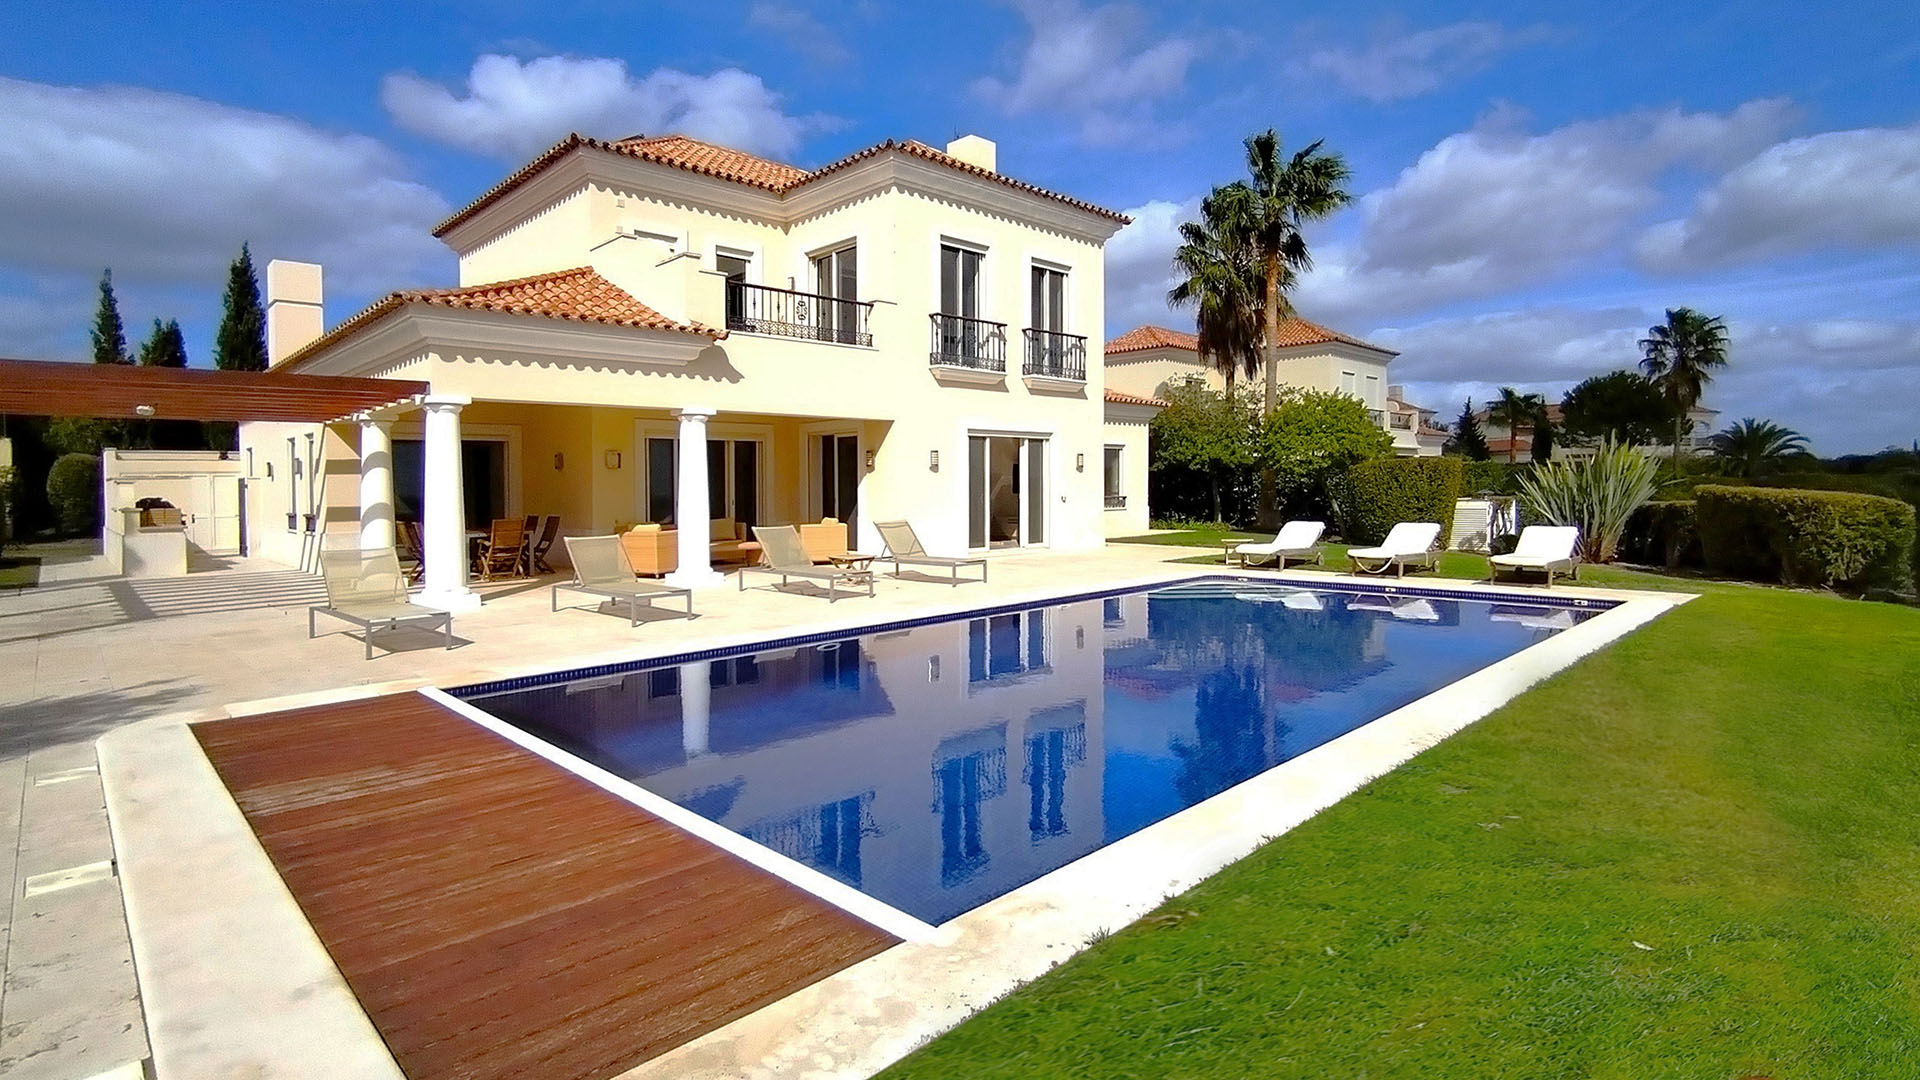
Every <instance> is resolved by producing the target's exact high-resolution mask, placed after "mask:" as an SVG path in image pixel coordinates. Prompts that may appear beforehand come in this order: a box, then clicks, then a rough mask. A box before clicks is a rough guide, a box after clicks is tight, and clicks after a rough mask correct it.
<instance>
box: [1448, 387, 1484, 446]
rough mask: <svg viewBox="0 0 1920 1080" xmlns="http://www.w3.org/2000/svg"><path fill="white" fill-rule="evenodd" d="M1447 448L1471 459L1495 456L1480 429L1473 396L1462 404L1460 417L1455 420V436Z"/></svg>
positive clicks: (1449, 441) (1449, 440)
mask: <svg viewBox="0 0 1920 1080" xmlns="http://www.w3.org/2000/svg"><path fill="white" fill-rule="evenodd" d="M1447 449H1449V450H1452V451H1453V452H1454V453H1456V454H1459V455H1460V456H1461V457H1464V458H1466V459H1467V460H1469V461H1485V460H1487V459H1488V458H1490V457H1492V456H1493V452H1492V451H1490V450H1488V449H1487V437H1486V435H1485V433H1483V432H1482V431H1481V430H1480V420H1479V418H1477V417H1475V416H1474V415H1473V399H1472V398H1468V399H1467V403H1466V404H1465V405H1462V406H1460V419H1458V420H1455V421H1454V422H1453V437H1452V438H1450V439H1448V440H1447Z"/></svg>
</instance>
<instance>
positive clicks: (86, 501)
mask: <svg viewBox="0 0 1920 1080" xmlns="http://www.w3.org/2000/svg"><path fill="white" fill-rule="evenodd" d="M47 503H48V505H49V506H51V507H52V508H53V516H54V520H55V521H56V523H58V525H59V526H60V531H61V532H63V533H66V534H68V535H70V536H78V535H82V534H85V533H89V532H92V531H94V530H96V529H98V528H99V527H100V459H99V458H97V457H95V456H94V455H92V454H62V455H60V457H59V459H58V460H56V461H55V462H54V463H53V467H52V468H51V469H48V470H47Z"/></svg>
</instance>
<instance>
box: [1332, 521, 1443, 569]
mask: <svg viewBox="0 0 1920 1080" xmlns="http://www.w3.org/2000/svg"><path fill="white" fill-rule="evenodd" d="M1439 538H1440V526H1439V524H1438V523H1436V522H1432V521H1403V522H1401V523H1400V524H1398V525H1395V526H1394V527H1393V530H1392V531H1391V532H1389V533H1387V538H1386V539H1385V540H1382V541H1381V542H1380V545H1379V546H1378V547H1367V548H1353V549H1351V550H1349V551H1348V552H1347V558H1348V559H1350V560H1351V561H1352V562H1353V569H1354V572H1355V573H1359V574H1384V573H1386V572H1387V571H1388V570H1392V571H1393V572H1394V576H1395V577H1406V576H1407V567H1409V566H1418V567H1424V568H1426V569H1428V570H1431V569H1433V566H1434V562H1435V560H1437V559H1438V558H1439V557H1440V556H1439V553H1438V552H1436V551H1434V550H1433V543H1434V541H1435V540H1438V539H1439Z"/></svg>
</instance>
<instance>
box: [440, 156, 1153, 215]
mask: <svg viewBox="0 0 1920 1080" xmlns="http://www.w3.org/2000/svg"><path fill="white" fill-rule="evenodd" d="M581 148H585V149H589V150H599V151H603V152H605V153H609V154H621V155H624V156H626V157H631V158H637V159H639V160H641V161H651V162H654V163H656V164H660V165H669V166H672V167H674V168H676V169H685V170H687V171H688V172H696V173H700V174H702V175H704V176H711V177H715V178H716V179H720V180H728V181H731V182H733V183H737V184H744V185H746V186H748V187H756V188H760V189H761V190H763V191H770V192H773V193H774V194H776V195H787V194H789V193H791V192H793V191H796V190H798V189H799V188H801V187H804V186H806V185H807V184H809V183H812V182H813V181H815V180H818V179H820V178H821V177H823V176H828V175H831V174H833V173H836V172H839V171H841V170H842V169H846V168H849V167H850V166H853V165H855V164H857V163H859V162H862V161H865V160H867V159H869V158H874V157H879V156H880V155H882V154H886V153H901V154H908V155H911V156H913V157H918V158H922V159H924V160H927V161H931V162H935V163H937V164H940V165H944V166H946V167H948V168H950V169H954V170H956V171H959V172H964V173H968V174H970V175H973V176H978V177H980V178H982V179H985V180H992V181H994V182H995V183H999V184H1004V185H1006V186H1007V187H1010V188H1014V189H1015V190H1018V191H1024V192H1027V193H1028V194H1032V195H1038V196H1040V197H1041V198H1045V199H1052V200H1054V201H1056V202H1061V203H1065V204H1066V205H1068V206H1071V207H1074V208H1075V209H1078V210H1084V211H1086V212H1087V213H1090V214H1095V215H1098V216H1100V217H1104V218H1107V219H1108V220H1111V221H1117V222H1119V223H1121V224H1123V225H1124V224H1126V223H1127V222H1128V220H1129V218H1128V217H1127V216H1126V215H1125V214H1121V213H1117V212H1115V211H1112V210H1108V209H1106V208H1104V207H1100V206H1095V205H1094V204H1093V203H1090V202H1084V201H1082V200H1080V199H1076V198H1073V197H1071V196H1068V195H1062V194H1060V193H1059V192H1057V191H1049V190H1047V189H1046V188H1043V187H1039V186H1037V185H1034V184H1029V183H1027V182H1025V181H1023V180H1015V179H1013V178H1012V177H1009V176H1002V175H1001V174H999V173H997V172H992V171H990V170H987V169H982V168H980V167H979V166H977V165H969V164H968V163H966V162H964V161H961V160H960V159H959V158H956V157H954V156H953V155H951V154H947V153H944V152H942V151H939V150H935V149H934V148H933V147H931V146H928V145H927V144H926V143H923V142H918V141H915V140H913V139H907V140H904V141H895V140H893V139H888V140H887V141H886V142H883V143H879V144H877V145H874V146H869V147H867V148H866V149H864V150H860V151H857V152H855V153H852V154H848V155H847V156H846V157H843V158H841V159H840V160H838V161H835V162H831V163H829V164H826V165H823V166H821V167H820V168H818V169H814V170H812V171H811V172H809V171H807V170H805V169H801V168H798V167H796V166H793V165H787V164H784V163H782V162H778V161H772V160H769V159H767V158H763V157H758V156H755V155H753V154H749V153H746V152H745V151H741V150H734V149H732V148H730V147H725V146H718V145H716V144H714V143H709V142H702V141H701V140H699V139H694V138H689V137H687V136H685V135H660V136H655V137H652V138H648V137H645V136H640V135H636V136H633V137H631V138H626V139H618V140H607V139H594V138H589V137H587V136H585V135H580V134H578V133H575V134H572V135H568V136H567V137H566V138H564V139H562V140H560V141H559V142H557V143H555V144H554V145H553V146H551V147H549V148H548V149H547V150H546V152H544V153H542V154H541V155H540V156H538V157H536V158H534V159H533V160H532V161H530V162H528V163H527V164H525V165H523V166H521V167H520V168H519V169H517V170H515V171H514V172H513V173H512V174H510V175H509V176H508V177H507V178H506V179H504V180H502V181H500V182H499V183H498V184H495V185H494V186H493V187H491V188H488V189H487V190H486V192H484V193H483V194H482V195H481V196H480V197H479V198H477V199H475V200H473V201H472V202H470V203H468V204H467V205H466V206H464V207H462V208H461V209H460V210H458V211H456V212H454V214H453V215H452V216H450V217H448V218H447V219H446V220H445V221H442V222H441V223H440V224H439V225H437V226H435V227H434V230H433V235H435V236H445V235H446V234H447V233H448V232H449V231H450V230H452V229H453V227H454V226H456V225H459V224H460V223H461V222H463V221H466V220H467V219H468V218H470V217H473V216H474V215H475V214H478V213H479V212H480V211H481V210H484V209H485V208H486V207H487V206H488V205H490V204H491V203H492V202H493V201H494V200H496V199H498V198H500V197H501V196H503V195H505V194H507V193H508V192H509V191H512V190H513V189H514V188H517V187H519V186H520V185H521V184H524V183H526V182H527V181H528V180H531V179H533V177H534V176H535V175H537V174H538V173H540V172H541V171H542V170H544V169H545V168H547V166H549V165H552V164H553V163H554V162H556V161H559V160H560V159H561V158H563V157H565V156H567V155H568V154H570V153H572V152H573V151H575V150H577V149H581Z"/></svg>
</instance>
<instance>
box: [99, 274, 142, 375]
mask: <svg viewBox="0 0 1920 1080" xmlns="http://www.w3.org/2000/svg"><path fill="white" fill-rule="evenodd" d="M89 336H90V337H91V338H92V339H93V362H94V363H96V364H131V363H133V357H131V356H129V355H128V354H127V327H126V324H125V323H123V322H121V321H120V301H119V300H118V299H117V298H116V297H115V296H114V295H113V271H112V270H102V271H101V272H100V305H99V307H97V308H95V309H94V314H93V330H92V331H91V333H90V334H89Z"/></svg>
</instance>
